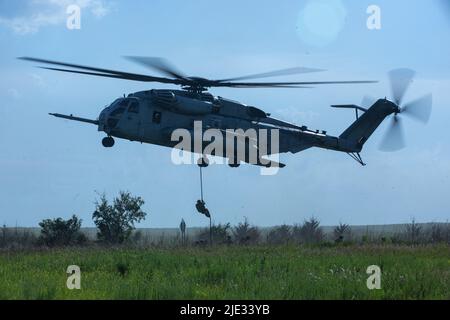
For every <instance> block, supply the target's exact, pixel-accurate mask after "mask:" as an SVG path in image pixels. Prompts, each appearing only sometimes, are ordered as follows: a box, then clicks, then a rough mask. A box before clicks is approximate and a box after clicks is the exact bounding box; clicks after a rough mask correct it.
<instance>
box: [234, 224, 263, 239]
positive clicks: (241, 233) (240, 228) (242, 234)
mask: <svg viewBox="0 0 450 320" xmlns="http://www.w3.org/2000/svg"><path fill="white" fill-rule="evenodd" d="M233 235H234V240H235V242H236V243H238V244H255V243H258V241H259V239H260V236H261V233H260V231H259V229H258V228H257V227H254V226H250V223H249V222H248V220H247V218H245V220H244V222H240V223H239V224H238V225H237V226H236V227H234V229H233Z"/></svg>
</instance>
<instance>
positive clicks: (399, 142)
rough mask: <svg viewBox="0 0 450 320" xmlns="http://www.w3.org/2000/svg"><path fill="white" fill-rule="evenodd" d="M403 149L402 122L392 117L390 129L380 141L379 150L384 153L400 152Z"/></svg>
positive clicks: (396, 117) (398, 118)
mask: <svg viewBox="0 0 450 320" xmlns="http://www.w3.org/2000/svg"><path fill="white" fill-rule="evenodd" d="M404 147H405V139H404V134H403V125H402V120H401V119H400V117H398V116H393V117H392V120H391V123H390V127H389V128H388V130H387V131H386V133H385V136H384V138H383V140H382V141H381V144H380V147H379V149H380V150H381V151H385V152H393V151H398V150H401V149H403V148H404Z"/></svg>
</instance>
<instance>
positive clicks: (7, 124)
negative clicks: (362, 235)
mask: <svg viewBox="0 0 450 320" xmlns="http://www.w3.org/2000/svg"><path fill="white" fill-rule="evenodd" d="M73 3H77V4H79V5H80V7H81V9H82V19H81V29H80V30H68V29H67V28H66V14H65V8H66V7H67V6H68V5H70V4H73ZM442 3H443V1H440V0H433V1H430V0H414V1H411V0H409V1H407V0H397V1H387V0H375V1H365V0H358V1H356V0H342V1H339V0H329V1H326V0H315V1H282V2H275V1H265V0H263V1H261V0H258V1H256V0H254V1H253V0H252V1H237V0H233V1H220V2H219V1H214V2H213V1H206V0H198V1H181V0H180V1H170V0H169V1H168V0H154V1H140V0H133V1H107V0H80V1H70V0H30V1H8V0H0V43H1V48H2V49H1V50H0V69H1V70H2V71H1V75H0V223H2V224H3V223H5V224H7V225H15V224H18V225H22V226H35V225H37V223H38V222H39V221H40V220H42V219H44V218H49V217H60V216H61V217H69V216H71V215H72V214H77V215H79V216H80V217H81V218H82V219H84V221H85V222H84V225H85V226H91V225H92V223H91V215H92V211H93V209H94V204H93V203H94V201H95V199H96V198H97V197H98V193H102V192H105V193H106V194H107V195H108V196H109V197H112V196H114V195H116V194H117V193H118V191H119V190H122V189H124V190H129V191H131V192H132V193H134V194H136V195H140V196H142V197H143V198H144V199H145V200H146V205H145V209H146V210H147V211H148V213H149V216H148V219H147V220H146V221H145V222H143V223H141V224H140V226H142V227H171V226H177V225H178V223H179V221H180V220H181V218H182V217H183V218H184V219H185V220H186V223H187V224H188V226H201V225H206V223H207V221H205V219H204V218H203V217H202V216H200V215H199V214H198V213H196V212H195V208H194V203H195V201H196V199H198V197H199V181H198V169H197V168H196V167H195V166H175V165H173V164H172V163H171V160H170V150H169V149H166V148H161V147H156V146H151V145H140V144H138V143H131V142H127V141H117V143H116V146H115V147H114V148H112V149H110V150H106V149H104V148H103V147H102V146H101V143H100V141H101V139H102V138H103V135H102V134H101V133H99V132H97V131H96V129H95V128H94V127H92V126H89V125H83V124H78V123H71V122H68V121H62V120H58V119H54V118H51V117H49V116H48V115H47V113H48V112H59V113H73V114H76V115H80V116H85V117H89V118H95V117H97V116H98V114H99V112H100V111H101V109H102V107H103V106H105V105H106V104H109V103H110V102H111V101H113V100H114V99H115V98H117V97H119V96H121V95H122V94H124V93H129V92H135V91H139V90H145V89H148V88H165V87H168V86H165V85H158V84H150V85H149V84H144V83H142V84H141V83H133V82H128V81H121V80H115V79H100V78H89V77H84V76H81V75H71V74H60V73H52V72H48V71H45V70H40V69H36V68H33V64H30V63H25V62H23V61H18V60H15V58H16V57H18V56H24V55H26V56H35V57H43V58H49V59H54V60H63V61H70V62H77V63H80V64H87V65H94V66H101V67H107V68H111V69H123V70H130V71H133V72H143V73H145V72H148V73H151V72H150V71H147V70H145V69H143V68H142V67H140V66H138V65H134V64H132V63H131V62H129V61H127V60H125V59H123V58H122V56H126V55H142V56H161V57H165V58H167V59H169V60H170V61H172V63H173V64H175V65H176V66H178V67H179V68H180V69H182V70H183V71H184V72H186V73H188V74H190V75H198V76H205V77H212V78H221V77H224V76H235V75H242V74H249V73H256V72H263V71H268V70H271V69H281V68H286V67H292V66H307V67H314V68H322V69H327V70H328V71H326V72H322V73H317V74H310V75H300V76H290V77H285V78H279V80H293V79H298V80H300V79H301V80H306V79H308V80H309V79H311V80H337V79H342V80H347V79H349V80H350V79H377V80H380V83H378V84H371V85H360V86H324V87H320V88H314V89H307V90H292V89H266V90H261V89H246V90H244V89H214V90H211V92H212V93H214V94H216V95H221V96H225V97H229V98H232V99H235V100H239V101H242V102H244V103H247V104H250V105H255V106H258V107H260V108H262V109H264V110H266V111H267V112H270V113H272V114H273V115H274V116H277V117H279V118H282V119H284V120H290V121H294V122H296V123H298V124H302V125H303V124H304V125H308V126H309V127H312V128H318V129H326V130H328V132H329V133H330V134H336V135H338V134H339V133H340V132H342V131H343V130H344V128H346V127H347V126H348V125H349V124H350V123H351V122H352V121H353V120H354V119H353V114H352V112H350V111H345V110H344V111H341V110H333V109H330V108H329V105H330V104H343V103H359V102H360V101H361V99H362V97H363V96H364V95H365V94H369V95H371V96H374V97H380V98H381V97H385V96H388V97H389V95H390V92H389V86H388V83H387V82H386V73H387V72H388V71H389V70H391V69H393V68H397V67H409V68H412V69H414V70H416V71H417V74H418V75H417V78H416V80H415V82H414V83H413V85H412V86H411V90H410V91H409V92H408V94H407V97H406V100H407V101H408V100H412V99H414V98H417V97H420V96H421V95H423V94H426V93H428V92H431V93H433V98H434V106H433V114H432V118H431V120H430V122H429V123H428V125H427V126H423V125H422V124H417V123H415V122H413V121H409V120H407V119H405V120H406V121H405V130H406V138H407V142H408V145H407V148H405V149H404V150H402V151H399V152H396V153H383V152H380V151H379V150H378V148H377V145H378V143H379V141H380V139H381V137H382V136H383V133H384V131H385V129H386V125H387V123H384V124H383V125H382V126H381V127H380V128H379V129H378V130H377V132H376V134H375V135H374V136H373V137H372V138H371V140H370V141H369V142H368V143H367V145H366V147H365V150H364V152H363V158H364V160H365V161H366V162H367V163H368V166H367V167H364V168H362V167H360V166H359V165H357V164H356V162H354V161H352V160H351V159H350V158H349V157H348V156H347V155H345V154H340V153H334V152H331V151H324V150H316V149H311V150H307V151H305V152H303V153H300V154H297V155H283V156H282V158H281V159H282V161H283V162H285V163H287V164H288V166H287V167H286V168H285V169H283V170H281V171H280V172H279V174H278V175H276V176H269V177H268V176H261V175H260V174H259V169H258V168H255V167H251V166H241V168H239V169H230V168H228V167H227V166H213V167H210V168H208V169H207V170H206V171H205V186H206V191H205V196H206V201H207V204H208V206H209V207H210V209H211V211H212V213H213V217H214V220H215V221H216V222H228V221H229V222H231V223H237V222H238V221H242V220H243V217H244V216H245V217H248V218H249V220H250V222H252V223H254V224H257V225H263V226H268V225H277V224H282V223H298V222H302V221H303V219H305V218H308V217H310V216H312V215H314V216H315V217H317V218H319V219H320V220H321V222H322V223H323V224H327V225H331V224H336V223H339V222H345V223H350V224H385V223H403V222H407V221H410V220H411V219H412V218H415V219H416V220H418V221H446V220H448V219H449V217H450V197H449V196H448V190H450V161H449V160H450V148H449V146H450V141H449V139H448V123H449V120H450V109H449V106H450V92H449V90H448V88H450V60H449V59H448V57H449V56H450V42H449V41H448V38H449V35H450V21H449V20H450V13H449V12H445V10H447V11H450V9H449V8H448V7H444V6H442ZM311 4H313V5H315V6H316V7H312V9H311V7H309V9H310V11H308V12H307V13H308V14H307V18H305V10H306V8H308V6H310V5H311ZM371 4H376V5H378V6H379V7H380V8H381V18H382V20H381V21H382V28H381V30H368V29H367V27H366V20H367V18H368V14H367V13H366V9H367V7H368V6H369V5H371ZM317 6H319V10H315V9H317ZM305 19H306V20H305ZM305 26H306V27H305ZM169 87H170V86H169Z"/></svg>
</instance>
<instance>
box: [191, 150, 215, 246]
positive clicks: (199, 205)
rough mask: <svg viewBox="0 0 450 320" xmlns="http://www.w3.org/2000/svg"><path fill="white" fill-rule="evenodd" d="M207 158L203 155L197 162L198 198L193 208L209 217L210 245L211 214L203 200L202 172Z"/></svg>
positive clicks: (210, 232) (210, 238) (210, 234)
mask: <svg viewBox="0 0 450 320" xmlns="http://www.w3.org/2000/svg"><path fill="white" fill-rule="evenodd" d="M207 163H208V162H207V159H206V158H205V157H203V158H201V159H200V161H199V162H198V166H199V168H200V199H199V200H197V203H196V204H195V208H196V209H197V211H198V212H199V213H201V214H203V215H205V216H206V217H207V218H208V219H209V243H210V245H212V240H213V239H212V220H211V214H210V213H209V210H208V208H206V203H205V201H204V200H203V174H202V168H204V167H207V166H208V165H207Z"/></svg>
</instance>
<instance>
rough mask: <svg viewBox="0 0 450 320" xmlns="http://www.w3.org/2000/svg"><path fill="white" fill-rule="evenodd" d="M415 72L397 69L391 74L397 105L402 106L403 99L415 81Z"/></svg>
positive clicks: (393, 95) (392, 88) (393, 94)
mask: <svg viewBox="0 0 450 320" xmlns="http://www.w3.org/2000/svg"><path fill="white" fill-rule="evenodd" d="M415 74H416V73H415V72H414V71H413V70H410V69H396V70H392V71H391V72H389V79H390V82H391V90H392V97H393V99H394V102H395V103H396V104H397V105H401V103H402V101H403V97H404V96H405V93H406V91H407V90H408V88H409V85H410V84H411V82H412V80H413V79H414V76H415Z"/></svg>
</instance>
